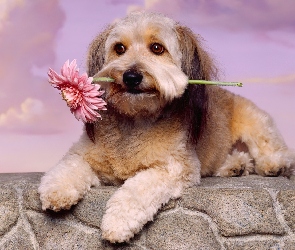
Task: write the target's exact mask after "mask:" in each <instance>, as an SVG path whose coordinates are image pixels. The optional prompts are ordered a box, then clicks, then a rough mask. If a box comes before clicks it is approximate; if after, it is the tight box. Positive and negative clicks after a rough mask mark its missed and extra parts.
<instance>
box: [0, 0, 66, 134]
mask: <svg viewBox="0 0 295 250" xmlns="http://www.w3.org/2000/svg"><path fill="white" fill-rule="evenodd" d="M64 21H65V13H64V12H63V10H62V9H61V7H60V3H59V0H50V1H47V0H2V1H1V11H0V55H1V60H0V78H1V84H0V93H1V94H0V114H1V123H0V124H1V126H0V129H1V130H5V131H18V132H21V131H23V133H41V132H42V131H44V132H46V133H48V131H49V130H50V128H49V125H51V126H52V131H55V132H56V131H59V129H57V128H56V125H55V124H54V122H48V124H47V125H46V126H45V127H46V129H43V128H42V129H37V125H33V122H34V121H35V120H36V121H37V122H36V123H38V124H39V125H42V126H43V127H44V125H45V120H44V119H43V120H42V119H41V117H43V111H44V110H45V111H46V112H47V113H48V114H49V115H51V118H53V119H54V118H55V116H54V115H53V114H55V111H54V109H58V105H57V104H56V103H52V102H56V100H57V99H58V95H57V96H56V98H52V97H51V96H50V94H51V93H52V92H51V91H50V90H49V89H50V88H51V87H50V86H49V84H48V82H47V75H46V71H44V74H43V76H41V75H40V74H38V75H36V74H35V71H36V69H38V68H48V67H49V66H50V65H53V64H54V61H55V47H56V40H57V38H58V36H59V30H60V29H61V27H62V26H63V23H64ZM41 100H42V101H41ZM16 107H18V108H16ZM41 111H42V112H41ZM38 112H39V113H38ZM66 112H68V111H66ZM41 113H42V114H41ZM41 120H42V122H41ZM21 126H23V129H22V128H21Z"/></svg>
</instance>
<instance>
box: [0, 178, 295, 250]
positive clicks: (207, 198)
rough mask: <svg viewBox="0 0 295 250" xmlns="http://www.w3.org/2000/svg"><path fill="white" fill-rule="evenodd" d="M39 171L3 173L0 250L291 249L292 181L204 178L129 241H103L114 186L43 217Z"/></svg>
mask: <svg viewBox="0 0 295 250" xmlns="http://www.w3.org/2000/svg"><path fill="white" fill-rule="evenodd" d="M42 174H43V173H22V174H0V250H2V249H3V250H4V249H18V250H21V249H26V250H29V249H42V250H43V249H126V250H127V249H128V250H129V249H130V250H131V249H133V250H145V249H146V250H147V249H148V250H152V249H159V250H166V249H169V250H173V249H177V250H181V249H185V250H189V249H208V250H209V249H210V250H215V249H235V250H240V249H253V250H254V249H255V250H256V249H259V250H267V249H286V250H295V181H294V180H289V179H287V178H283V177H274V178H268V177H260V176H254V175H253V176H248V177H238V178H205V179H202V183H201V185H200V186H198V187H192V188H189V189H187V190H185V192H184V194H183V196H182V198H181V199H178V200H173V201H170V202H169V203H168V204H167V205H166V206H164V207H163V208H162V209H161V211H159V213H158V214H157V216H156V217H155V218H154V221H153V222H150V223H148V224H147V225H146V226H145V227H144V229H143V230H142V232H141V233H140V234H138V235H136V236H135V238H134V239H133V240H132V241H131V242H130V243H125V244H110V243H108V242H106V241H103V240H102V239H101V231H100V223H101V218H102V215H103V213H104V210H105V205H106V202H107V200H108V199H109V198H110V196H111V195H112V194H113V193H114V192H115V191H116V188H115V187H99V188H93V189H91V191H90V192H89V193H88V194H87V195H86V196H85V198H84V199H83V200H82V201H81V202H79V203H78V204H77V205H76V206H74V207H73V208H72V209H71V210H70V211H61V212H58V213H54V212H43V211H42V209H41V203H40V200H39V195H38V192H37V188H38V186H39V183H40V178H41V176H42Z"/></svg>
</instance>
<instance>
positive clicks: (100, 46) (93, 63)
mask: <svg viewBox="0 0 295 250" xmlns="http://www.w3.org/2000/svg"><path fill="white" fill-rule="evenodd" d="M111 29H112V26H109V27H107V28H106V29H105V30H104V31H103V32H101V33H100V34H99V35H98V36H97V37H96V38H95V39H94V40H93V41H92V43H91V44H90V46H89V49H88V60H87V73H88V75H89V76H94V75H95V74H96V73H97V72H98V71H100V70H101V68H102V67H103V64H104V61H105V42H106V39H107V37H108V35H109V33H110V31H111ZM85 130H86V133H87V135H88V137H89V139H90V140H91V141H92V142H95V133H94V123H86V124H85Z"/></svg>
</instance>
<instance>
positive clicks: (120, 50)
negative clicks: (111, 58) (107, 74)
mask: <svg viewBox="0 0 295 250" xmlns="http://www.w3.org/2000/svg"><path fill="white" fill-rule="evenodd" d="M114 49H115V51H116V53H117V54H118V55H122V54H124V53H125V51H126V48H125V46H124V45H123V44H122V43H117V44H116V45H115V47H114Z"/></svg>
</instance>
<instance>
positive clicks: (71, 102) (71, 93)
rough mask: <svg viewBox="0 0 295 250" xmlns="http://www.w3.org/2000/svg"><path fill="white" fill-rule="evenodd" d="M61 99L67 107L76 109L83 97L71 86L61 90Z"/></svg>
mask: <svg viewBox="0 0 295 250" xmlns="http://www.w3.org/2000/svg"><path fill="white" fill-rule="evenodd" d="M61 95H62V98H63V99H64V100H65V101H66V102H67V105H68V107H70V108H72V109H76V108H77V107H78V106H81V104H79V103H80V102H81V101H82V99H83V97H82V93H81V91H79V90H78V89H77V88H75V87H73V86H65V87H63V88H62V90H61Z"/></svg>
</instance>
